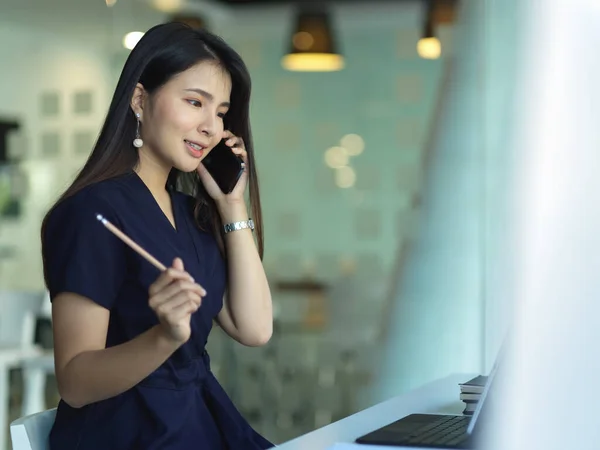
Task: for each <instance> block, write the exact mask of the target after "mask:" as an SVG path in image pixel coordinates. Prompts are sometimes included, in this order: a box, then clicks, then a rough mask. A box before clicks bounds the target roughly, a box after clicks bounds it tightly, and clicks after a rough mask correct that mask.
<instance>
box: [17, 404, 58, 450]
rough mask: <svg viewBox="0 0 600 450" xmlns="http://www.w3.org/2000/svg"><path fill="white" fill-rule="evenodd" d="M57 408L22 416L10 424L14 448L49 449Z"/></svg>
mask: <svg viewBox="0 0 600 450" xmlns="http://www.w3.org/2000/svg"><path fill="white" fill-rule="evenodd" d="M55 417H56V408H53V409H49V410H47V411H42V412H39V413H35V414H31V415H29V416H26V417H21V418H20V419H17V420H15V421H14V422H13V423H11V424H10V436H11V438H12V448H13V450H48V449H49V448H50V447H49V445H48V436H49V435H50V430H51V429H52V425H53V424H54V418H55Z"/></svg>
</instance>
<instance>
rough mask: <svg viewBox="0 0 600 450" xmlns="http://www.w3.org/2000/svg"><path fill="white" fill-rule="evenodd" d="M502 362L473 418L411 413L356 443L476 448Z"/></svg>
mask: <svg viewBox="0 0 600 450" xmlns="http://www.w3.org/2000/svg"><path fill="white" fill-rule="evenodd" d="M501 353H502V352H501ZM499 359H500V358H497V359H496V362H495V364H494V367H493V368H492V370H491V372H490V375H489V376H488V380H487V383H486V385H485V388H484V390H483V393H482V394H481V398H480V399H479V402H478V403H477V408H476V409H475V412H474V413H473V415H472V416H467V415H445V414H411V415H409V416H406V417H404V418H402V419H400V420H397V421H396V422H393V423H391V424H389V425H386V426H384V427H382V428H379V429H377V430H375V431H372V432H371V433H368V434H366V435H364V436H361V437H359V438H358V439H357V440H356V442H357V443H359V444H369V445H383V446H391V447H404V448H435V449H445V448H448V449H474V448H475V441H476V436H477V435H479V434H480V432H481V428H482V426H483V419H484V417H486V416H488V415H490V414H491V411H490V408H491V406H490V405H491V404H490V389H491V387H492V384H493V383H494V379H495V378H496V374H497V372H498V365H499Z"/></svg>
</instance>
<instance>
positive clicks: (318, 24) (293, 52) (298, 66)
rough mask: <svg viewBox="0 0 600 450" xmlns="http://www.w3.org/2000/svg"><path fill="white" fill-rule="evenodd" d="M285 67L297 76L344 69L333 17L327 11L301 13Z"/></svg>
mask: <svg viewBox="0 0 600 450" xmlns="http://www.w3.org/2000/svg"><path fill="white" fill-rule="evenodd" d="M281 65H282V66H283V67H284V68H285V69H286V70H290V71H297V72H333V71H338V70H342V69H343V68H344V65H345V64H344V57H343V56H342V55H341V54H340V53H339V52H338V51H337V49H336V45H335V39H334V36H333V30H332V27H331V22H330V19H329V15H328V14H327V13H326V12H324V11H301V12H299V13H298V16H297V18H296V26H295V29H294V33H293V34H292V37H291V48H290V51H289V52H288V54H287V55H285V56H284V57H283V59H282V60H281Z"/></svg>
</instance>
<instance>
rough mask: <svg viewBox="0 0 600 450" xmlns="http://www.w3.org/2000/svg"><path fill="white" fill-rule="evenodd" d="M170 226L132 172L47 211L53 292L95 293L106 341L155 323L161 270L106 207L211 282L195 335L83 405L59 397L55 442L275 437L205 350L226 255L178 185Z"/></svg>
mask: <svg viewBox="0 0 600 450" xmlns="http://www.w3.org/2000/svg"><path fill="white" fill-rule="evenodd" d="M171 198H172V204H173V211H174V216H175V222H176V227H175V228H173V226H172V225H171V223H170V222H169V220H168V219H167V217H166V216H165V215H164V214H163V212H162V210H161V209H160V207H159V206H158V203H157V202H156V201H155V199H154V197H153V196H152V194H151V193H150V191H149V189H148V188H147V187H146V185H145V184H144V183H143V181H142V180H141V179H140V178H139V177H138V175H137V174H135V173H129V174H126V175H124V176H121V177H118V178H114V179H111V180H108V181H103V182H100V183H96V184H94V185H92V186H89V187H87V188H85V189H83V190H82V191H80V192H78V193H77V194H75V195H74V196H72V197H71V198H69V199H67V200H65V201H64V202H62V203H60V204H59V205H58V207H57V208H55V209H54V211H53V212H52V213H51V215H50V216H49V219H48V222H47V226H46V231H45V233H46V234H45V239H46V242H47V251H46V261H45V263H46V267H47V274H48V279H49V286H48V287H49V290H50V296H51V298H54V297H55V296H56V294H58V293H60V292H74V293H77V294H79V295H82V296H84V297H88V298H90V299H91V300H93V301H94V302H96V303H98V304H99V305H102V306H103V307H105V308H107V309H109V310H110V321H109V325H108V334H107V338H106V346H107V347H110V346H114V345H118V344H121V343H124V342H127V341H129V340H131V339H133V338H134V337H136V336H137V335H139V334H140V333H143V332H144V331H146V330H148V329H149V328H151V327H153V326H154V325H157V324H158V319H157V317H156V315H155V313H154V312H153V311H152V310H151V309H150V307H149V306H148V287H149V286H150V284H151V283H153V282H154V281H155V280H156V278H157V277H158V276H159V271H158V270H157V269H156V268H155V267H154V266H152V265H151V264H149V263H148V262H147V261H146V260H144V259H143V258H142V257H140V256H139V255H138V254H137V253H135V252H134V251H133V250H131V249H130V248H129V247H128V246H126V245H125V244H124V243H123V242H122V241H120V240H119V239H118V238H116V237H115V236H114V235H113V234H112V233H110V232H109V231H108V230H107V229H106V228H104V226H103V225H102V224H101V223H100V222H98V221H97V220H96V215H97V214H102V215H103V216H104V217H106V218H107V219H108V220H109V221H111V222H112V223H113V224H114V225H115V226H117V227H118V228H120V229H121V230H122V231H124V232H125V233H126V234H127V235H128V236H129V237H131V238H132V239H133V240H134V241H136V242H137V243H138V244H140V245H141V246H142V247H143V248H145V249H146V250H147V251H148V252H150V253H151V254H152V255H153V256H154V257H156V258H157V259H158V260H159V261H161V262H162V263H163V264H165V265H166V266H170V265H171V263H172V261H173V259H174V258H175V257H180V258H182V260H183V262H184V266H185V270H186V271H187V272H189V273H190V275H192V276H193V277H194V279H195V280H196V281H197V282H198V283H199V284H201V285H202V286H203V287H204V288H205V289H206V291H207V295H206V296H205V297H204V299H203V302H202V305H201V307H200V308H199V309H198V311H197V312H196V313H194V314H193V315H192V319H191V329H192V334H191V338H190V340H189V341H188V342H187V343H185V344H184V345H183V346H181V347H180V348H179V349H178V350H177V351H176V352H175V353H173V355H171V357H170V358H169V359H168V360H167V361H166V362H165V363H164V364H162V365H161V366H160V367H159V368H158V369H157V370H156V371H154V372H153V373H151V374H150V375H149V376H148V377H147V378H146V379H144V380H143V381H142V382H140V383H139V384H138V385H137V386H135V387H134V388H132V389H130V390H128V391H126V392H123V393H122V394H120V395H117V396H116V397H113V398H110V399H107V400H103V401H99V402H96V403H93V404H90V405H87V406H85V407H83V408H79V409H76V408H71V407H70V406H69V405H67V404H66V403H65V402H63V401H61V402H60V403H59V405H58V412H57V415H56V420H55V423H54V426H53V428H52V431H51V433H50V448H51V449H52V450H75V449H77V450H96V449H97V450H133V449H140V450H158V449H161V450H192V449H193V450H220V449H227V450H255V449H267V448H272V447H273V444H271V443H270V442H268V441H267V440H266V439H265V438H263V437H262V436H260V435H259V434H258V433H256V432H255V431H254V430H253V429H252V428H251V427H250V425H249V424H248V423H247V422H246V420H245V419H244V418H243V417H242V416H241V415H240V413H239V412H238V411H237V409H236V408H235V406H234V405H233V403H232V402H231V401H230V399H229V397H228V396H227V394H226V393H225V391H224V390H223V389H222V387H221V386H220V385H219V383H218V381H217V380H216V378H215V377H214V375H213V374H212V372H211V371H210V363H209V356H208V354H207V352H206V350H205V345H206V342H207V338H208V335H209V333H210V330H211V328H212V324H213V319H214V318H215V316H216V315H217V314H218V313H219V311H220V310H221V308H222V306H223V294H224V290H225V272H226V267H225V262H224V260H223V258H222V256H221V254H220V252H219V249H218V247H217V243H216V241H215V239H214V237H213V236H212V235H211V234H209V233H204V232H202V231H200V230H199V229H198V228H197V227H196V225H195V223H194V220H193V215H192V199H191V198H190V197H187V196H185V195H183V194H181V193H178V192H172V193H171Z"/></svg>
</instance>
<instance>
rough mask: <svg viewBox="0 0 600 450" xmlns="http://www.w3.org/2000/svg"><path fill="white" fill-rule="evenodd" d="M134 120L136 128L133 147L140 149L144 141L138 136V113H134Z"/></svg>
mask: <svg viewBox="0 0 600 450" xmlns="http://www.w3.org/2000/svg"><path fill="white" fill-rule="evenodd" d="M135 118H136V119H137V127H136V129H135V139H134V140H133V146H134V147H136V148H140V147H141V146H142V145H144V141H142V138H141V136H140V113H136V115H135Z"/></svg>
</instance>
